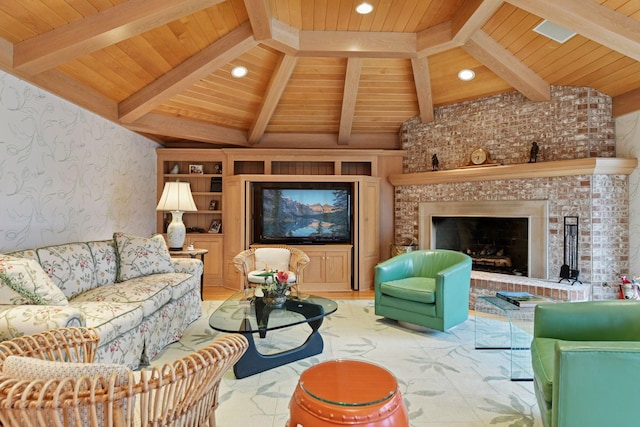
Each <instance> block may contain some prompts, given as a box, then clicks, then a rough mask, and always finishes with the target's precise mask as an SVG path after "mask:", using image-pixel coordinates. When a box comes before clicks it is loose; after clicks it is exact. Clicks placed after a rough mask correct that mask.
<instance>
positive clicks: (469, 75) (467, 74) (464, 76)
mask: <svg viewBox="0 0 640 427" xmlns="http://www.w3.org/2000/svg"><path fill="white" fill-rule="evenodd" d="M475 76H476V73H474V72H473V70H467V69H465V70H460V71H459V72H458V78H459V79H460V80H463V81H465V82H468V81H469V80H473V78H474V77H475Z"/></svg>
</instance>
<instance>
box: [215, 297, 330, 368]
mask: <svg viewBox="0 0 640 427" xmlns="http://www.w3.org/2000/svg"><path fill="white" fill-rule="evenodd" d="M337 309H338V305H337V304H336V302H335V301H332V300H330V299H328V298H323V297H319V296H315V295H309V294H304V295H301V297H297V296H289V297H287V301H286V302H285V303H284V306H282V307H281V308H274V307H270V306H267V305H265V304H264V303H263V302H262V298H260V297H254V296H253V294H252V293H251V294H249V295H247V293H246V292H245V291H240V292H237V293H235V294H233V295H232V296H231V297H230V298H229V299H227V300H226V301H224V302H223V303H222V305H221V306H220V307H218V309H217V310H216V311H214V312H213V314H212V315H211V317H210V318H209V326H211V328H213V329H215V330H217V331H221V332H229V333H241V334H243V335H244V336H245V337H246V338H247V340H248V341H249V348H248V349H247V351H246V352H245V354H244V355H243V356H242V357H241V358H240V360H239V361H238V362H237V363H236V364H235V366H234V367H233V373H234V374H235V376H236V378H245V377H248V376H251V375H255V374H258V373H260V372H264V371H267V370H269V369H273V368H275V367H278V366H282V365H285V364H287V363H291V362H295V361H296V360H300V359H304V358H305V357H309V356H313V355H316V354H320V353H322V350H323V349H324V341H323V340H322V337H321V336H320V333H319V332H318V329H319V328H320V325H322V321H323V319H324V318H325V316H328V315H330V314H331V313H334V312H335V311H336V310H337ZM303 323H307V324H309V326H310V327H311V334H310V335H309V337H308V338H307V340H306V341H305V342H304V343H303V344H302V345H300V346H299V347H296V348H293V349H291V350H287V351H283V352H280V353H275V354H261V353H260V352H259V351H258V349H257V348H256V343H255V341H254V337H253V335H254V334H258V335H259V336H260V338H265V337H266V336H267V332H268V331H275V330H277V329H283V328H287V327H290V326H295V325H299V324H303Z"/></svg>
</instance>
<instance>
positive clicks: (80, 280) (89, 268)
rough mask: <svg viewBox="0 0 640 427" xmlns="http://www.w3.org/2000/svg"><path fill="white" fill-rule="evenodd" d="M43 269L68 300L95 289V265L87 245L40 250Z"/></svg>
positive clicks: (73, 244) (70, 245) (48, 247)
mask: <svg viewBox="0 0 640 427" xmlns="http://www.w3.org/2000/svg"><path fill="white" fill-rule="evenodd" d="M37 252H38V258H39V259H40V265H41V266H42V269H43V270H44V271H45V273H47V275H48V276H49V277H51V280H53V283H55V284H56V286H58V287H59V288H60V289H61V290H62V292H64V294H65V295H66V297H67V298H68V299H71V298H73V297H74V296H75V295H77V294H79V293H82V292H85V291H88V290H89V289H92V288H95V287H96V286H97V284H96V278H95V265H94V263H93V256H92V255H91V251H90V250H89V246H87V244H86V243H69V244H65V245H57V246H45V247H43V248H38V249H37Z"/></svg>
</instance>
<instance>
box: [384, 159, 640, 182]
mask: <svg viewBox="0 0 640 427" xmlns="http://www.w3.org/2000/svg"><path fill="white" fill-rule="evenodd" d="M637 165H638V159H635V158H631V159H623V158H617V157H590V158H587V159H574V160H557V161H552V162H538V163H522V164H515V165H500V166H492V167H486V168H461V169H450V170H443V171H432V172H416V173H405V174H394V175H389V182H390V183H391V184H392V185H394V186H399V185H429V184H444V183H451V182H469V181H493V180H498V179H523V178H524V179H526V178H545V177H556V176H574V175H629V174H630V173H631V172H633V170H634V169H635V167H636V166H637Z"/></svg>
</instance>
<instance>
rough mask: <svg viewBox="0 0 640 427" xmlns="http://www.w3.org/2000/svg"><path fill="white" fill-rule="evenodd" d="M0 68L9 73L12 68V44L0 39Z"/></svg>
mask: <svg viewBox="0 0 640 427" xmlns="http://www.w3.org/2000/svg"><path fill="white" fill-rule="evenodd" d="M0 66H1V67H2V68H4V69H6V70H8V71H9V72H12V71H13V70H12V69H11V68H12V67H13V43H9V42H8V41H7V40H5V39H3V38H0Z"/></svg>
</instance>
